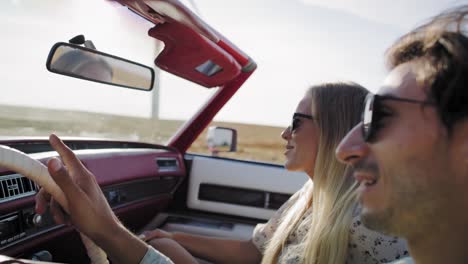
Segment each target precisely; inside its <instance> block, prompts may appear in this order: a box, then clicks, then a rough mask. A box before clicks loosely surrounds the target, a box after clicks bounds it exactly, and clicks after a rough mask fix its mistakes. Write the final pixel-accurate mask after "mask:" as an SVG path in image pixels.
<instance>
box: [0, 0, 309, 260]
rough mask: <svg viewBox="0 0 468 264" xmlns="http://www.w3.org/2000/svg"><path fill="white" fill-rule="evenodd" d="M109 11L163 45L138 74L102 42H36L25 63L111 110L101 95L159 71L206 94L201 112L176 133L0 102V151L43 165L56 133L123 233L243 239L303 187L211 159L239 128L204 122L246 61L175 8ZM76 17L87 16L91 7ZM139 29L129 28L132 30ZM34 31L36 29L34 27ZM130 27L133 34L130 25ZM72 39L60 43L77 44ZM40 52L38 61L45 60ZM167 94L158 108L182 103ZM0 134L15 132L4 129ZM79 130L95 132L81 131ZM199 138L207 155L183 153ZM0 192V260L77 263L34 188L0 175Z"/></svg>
mask: <svg viewBox="0 0 468 264" xmlns="http://www.w3.org/2000/svg"><path fill="white" fill-rule="evenodd" d="M116 3H118V4H120V5H122V6H125V7H126V8H127V9H126V10H125V12H128V13H132V14H134V15H137V16H139V17H140V18H139V19H142V20H145V23H146V24H144V25H148V23H149V24H151V28H150V29H149V31H148V35H149V37H150V38H154V40H155V43H156V42H158V43H161V42H162V43H164V47H163V48H161V47H162V46H160V48H159V49H155V50H158V53H157V54H156V55H155V56H153V57H151V58H148V59H149V61H151V60H154V65H151V66H150V67H148V66H144V65H142V64H140V63H136V62H133V61H130V60H127V59H124V58H122V57H120V56H122V55H120V54H116V53H118V51H119V50H118V47H119V45H115V46H117V48H116V47H115V46H114V47H113V48H114V51H115V52H113V53H114V54H113V55H110V54H108V53H105V52H103V51H105V50H106V47H105V45H101V44H99V43H97V42H96V43H93V42H92V41H89V40H87V39H86V38H85V37H84V36H82V35H79V36H77V37H75V38H73V39H70V40H69V41H64V42H58V43H57V44H55V45H52V44H53V43H55V42H57V40H56V39H51V40H50V42H49V43H50V44H48V45H49V47H50V46H53V47H52V49H51V50H50V54H49V56H48V58H47V61H45V60H41V59H39V57H37V58H38V59H37V61H35V58H36V57H32V58H30V62H31V64H32V65H42V67H43V68H41V70H44V71H45V68H46V67H47V69H48V70H49V71H45V72H46V73H45V74H47V80H48V85H51V84H52V83H54V82H57V83H60V84H62V83H64V82H66V81H67V80H68V79H73V80H74V81H75V82H80V83H79V86H81V87H83V88H82V89H90V88H87V86H92V89H95V91H96V93H99V89H101V86H103V87H102V89H107V91H106V92H109V91H110V92H111V93H114V94H113V95H109V99H108V100H109V101H108V102H106V103H110V104H112V102H113V101H112V100H115V99H112V98H114V97H112V96H121V97H125V96H127V95H128V94H126V92H127V91H131V92H132V96H133V93H143V94H145V93H146V94H147V93H154V92H155V91H154V90H155V89H159V87H158V85H156V84H155V81H156V82H157V81H158V78H159V76H160V74H159V73H160V71H164V72H168V73H170V74H171V75H172V76H176V77H177V78H180V79H183V80H185V81H184V82H180V83H181V84H182V85H185V84H189V83H190V85H191V86H190V89H191V90H190V92H191V93H196V92H198V93H205V94H206V91H207V90H210V91H212V92H210V93H209V94H208V96H207V100H206V101H202V102H200V105H201V107H200V108H199V109H198V110H196V111H193V115H192V116H191V117H187V118H186V119H187V121H185V122H183V123H181V125H180V126H179V123H177V122H172V123H171V122H166V123H162V122H160V121H158V120H157V119H148V120H149V121H148V120H146V119H145V121H144V122H143V121H142V120H143V118H139V119H138V118H133V119H130V118H126V117H123V116H122V117H119V116H118V115H108V116H107V119H103V118H101V119H99V118H97V119H96V118H94V116H93V115H92V114H89V113H87V112H81V115H80V116H79V117H78V116H77V115H75V114H72V112H71V111H70V112H67V111H62V112H61V113H60V115H57V116H52V115H51V114H50V112H49V111H48V110H47V109H42V108H38V109H35V108H28V107H15V106H7V105H0V107H2V108H3V109H2V110H1V111H0V113H1V114H2V116H1V117H0V126H1V127H2V128H0V131H2V134H4V132H5V131H9V133H10V134H13V135H16V136H15V137H13V136H5V137H2V138H0V144H1V145H5V146H8V147H11V148H14V149H17V150H20V151H22V152H24V153H26V154H28V155H29V156H30V157H32V158H34V159H37V160H39V161H41V162H42V163H45V162H47V160H48V159H49V158H51V157H54V156H57V153H55V152H53V151H52V148H51V147H50V145H49V143H48V141H47V136H48V134H50V133H52V132H56V133H57V134H58V135H60V136H64V139H65V140H64V141H65V143H66V144H67V145H68V146H69V147H71V148H72V149H73V150H74V151H75V153H76V154H77V156H78V157H79V158H80V159H81V160H82V162H83V163H84V164H85V166H86V167H87V168H88V169H89V170H90V171H92V172H93V173H94V174H95V175H96V178H97V181H98V183H99V184H100V186H101V188H102V191H103V192H104V194H105V196H106V198H107V199H108V202H109V203H110V205H111V206H112V208H113V210H114V211H115V213H116V214H117V216H118V217H119V219H120V220H121V221H122V222H123V223H124V224H125V225H126V226H127V227H128V228H129V229H130V230H132V231H133V232H135V233H139V232H141V231H142V230H147V229H153V228H163V229H166V230H170V231H184V232H190V233H194V234H203V235H211V236H218V237H231V238H241V239H249V237H250V236H251V234H252V231H253V228H254V226H255V225H256V224H257V223H259V222H264V221H266V220H267V219H268V218H269V217H270V216H271V214H272V213H273V212H274V211H275V210H276V209H278V208H279V207H280V206H281V204H282V203H284V202H285V201H286V200H287V199H288V198H289V197H290V195H291V194H293V193H294V192H295V191H296V190H298V189H299V188H300V187H301V186H302V184H303V183H304V181H305V180H306V176H305V175H303V174H300V173H289V172H286V171H285V169H284V168H283V167H282V166H281V165H280V164H273V163H266V162H257V161H250V160H242V159H233V158H225V157H222V155H219V153H222V152H235V151H236V147H237V143H238V142H237V141H238V140H237V136H238V135H237V134H238V133H240V131H236V130H235V129H231V128H226V127H215V126H211V127H210V123H211V122H212V120H213V118H214V117H215V115H216V114H217V113H218V112H219V111H220V110H221V109H222V108H223V106H224V105H225V104H226V103H227V102H228V101H229V100H230V99H231V97H232V96H233V95H234V94H235V93H236V92H237V91H238V90H239V89H240V88H241V87H242V85H243V84H244V82H246V81H247V80H248V78H249V77H250V76H251V75H252V74H253V73H254V72H255V69H256V68H257V65H256V63H255V61H254V59H253V58H252V57H251V56H249V55H247V54H246V53H244V52H243V51H242V50H241V49H240V48H238V47H237V46H235V45H234V44H232V43H231V42H230V41H229V40H228V39H227V38H226V37H224V36H223V35H222V34H221V33H219V32H218V31H216V30H215V29H214V28H213V27H211V26H210V25H208V24H207V23H205V22H204V21H203V20H202V19H200V18H199V17H198V16H197V15H196V14H195V13H194V12H193V11H192V10H191V9H189V8H188V7H187V6H185V5H183V4H182V3H181V2H179V1H177V0H165V1H163V0H116ZM114 4H115V3H114ZM115 6H116V5H108V7H107V8H114V7H115ZM88 9H89V10H90V11H89V12H92V9H93V5H90V6H89V7H88ZM119 14H120V13H119ZM62 15H63V14H62ZM121 15H128V14H124V13H122V14H121ZM84 20H86V19H84ZM140 25H142V24H138V23H134V24H132V23H130V26H133V27H138V26H140ZM37 26H38V27H39V28H40V27H41V24H40V23H39V24H37ZM119 27H129V25H128V24H125V25H124V23H122V24H115V25H114V28H113V29H112V30H115V31H118V30H119ZM31 30H34V29H31ZM112 30H111V31H112ZM138 30H139V31H141V29H137V28H135V31H136V32H138ZM76 33H77V34H75V32H73V33H72V34H74V35H78V34H81V33H83V34H84V35H86V32H76ZM112 33H113V32H108V33H107V34H112ZM32 34H33V33H32ZM69 34H70V33H69ZM66 37H68V36H63V38H66ZM122 41H123V40H122ZM94 44H95V45H96V46H98V47H99V48H100V49H101V50H102V51H98V50H97V49H96V47H95V45H94ZM38 45H39V44H38ZM122 46H123V45H122ZM21 52H22V51H20V50H15V51H14V52H13V53H16V54H17V55H18V53H21ZM25 52H27V51H25ZM42 55H43V56H42V57H40V58H46V57H47V54H42ZM44 64H46V67H44ZM12 67H14V65H12ZM12 78H13V77H12ZM77 78H78V79H80V80H78V79H77ZM171 78H173V77H171ZM36 82H37V81H36ZM167 83H168V84H165V85H169V82H167ZM194 84H196V85H194ZM20 86H21V85H19V86H18V87H20ZM38 86H41V84H40V83H39V84H37V83H35V84H34V85H32V83H31V85H30V86H29V88H25V87H23V88H18V91H19V92H20V91H25V93H28V94H29V93H31V94H33V92H32V90H33V89H37V87H38ZM104 86H105V87H104ZM34 87H36V88H34ZM122 87H123V88H122ZM127 88H134V89H138V90H142V91H135V90H131V89H127ZM21 89H26V90H21ZM27 89H30V90H27ZM61 89H62V90H65V89H70V90H68V91H64V93H65V94H69V96H71V97H73V96H78V94H79V92H76V91H71V89H72V88H68V87H62V88H61ZM166 89H171V87H166ZM86 91H88V90H86ZM75 93H76V94H75ZM70 94H71V95H70ZM37 96H38V97H37V99H40V98H41V95H37ZM54 96H58V92H57V93H56V94H55V95H54ZM132 96H130V95H128V98H127V103H128V104H130V105H132V104H133V105H138V104H140V103H141V102H139V101H137V99H133V98H134V97H138V96H134V97H132ZM179 96H180V97H181V99H180V100H179V101H175V102H165V103H172V104H183V100H182V97H184V96H186V95H184V94H180V95H179ZM187 96H190V95H187ZM195 99H196V98H194V100H195ZM89 100H91V98H90V99H89ZM101 100H102V99H101ZM132 100H134V101H132ZM93 102H96V103H99V102H97V101H93ZM122 108H125V107H122ZM90 112H92V111H91V110H90ZM129 120H130V121H129ZM112 125H115V126H120V127H132V128H133V129H135V130H138V133H145V135H149V136H147V137H144V136H141V135H140V134H134V135H133V137H132V136H130V137H128V138H129V139H120V140H116V139H115V138H114V137H108V135H109V134H110V133H111V132H112V131H111V130H114V129H115V128H114V126H112ZM8 126H10V127H13V128H15V129H17V130H8V129H7V127H8ZM169 127H171V129H169ZM172 127H173V128H172ZM208 127H209V129H208ZM91 129H94V130H93V131H95V132H96V131H97V133H90V132H89V130H91ZM31 131H35V132H34V133H33V132H31ZM163 131H164V132H163ZM168 131H170V132H168ZM204 131H205V132H204ZM206 131H207V132H206ZM202 132H203V138H201V140H202V141H205V138H204V137H205V134H206V135H207V139H206V145H207V146H206V149H209V150H210V151H211V153H212V154H213V155H210V154H206V155H204V154H197V153H192V152H190V150H191V147H193V144H194V142H195V141H197V140H198V141H200V137H201V136H200V135H202ZM96 134H97V136H96ZM18 135H19V136H21V137H18ZM33 135H34V136H33ZM240 136H242V135H240ZM91 137H92V138H91ZM278 137H279V135H278ZM0 185H1V186H0V255H6V256H10V257H14V258H21V259H34V260H41V261H49V262H65V263H87V262H89V259H88V257H87V255H86V251H85V249H84V247H83V245H82V243H81V240H80V237H79V235H78V233H77V232H76V231H75V230H74V228H73V227H70V226H64V225H57V224H56V223H55V222H54V221H53V219H52V218H51V216H50V214H49V213H46V214H44V215H38V214H36V212H35V209H34V206H35V201H34V196H35V194H36V192H37V191H38V188H39V187H38V185H37V184H36V183H35V182H33V181H32V180H30V179H28V178H26V177H24V176H23V175H22V174H19V173H18V172H17V171H12V170H8V169H5V168H0Z"/></svg>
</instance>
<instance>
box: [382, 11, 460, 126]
mask: <svg viewBox="0 0 468 264" xmlns="http://www.w3.org/2000/svg"><path fill="white" fill-rule="evenodd" d="M467 22H468V5H463V6H458V7H456V8H453V9H450V10H447V11H445V12H443V13H441V14H440V15H438V16H436V17H434V18H432V19H431V20H430V21H429V22H427V23H425V24H423V25H422V26H420V27H418V28H416V29H415V30H413V31H411V32H410V33H408V34H406V35H404V36H403V37H401V38H400V39H399V40H398V41H397V42H396V43H394V44H393V45H392V46H391V47H390V48H389V50H388V51H387V61H388V66H389V68H390V69H393V68H395V67H397V66H398V65H400V64H403V63H405V62H410V61H415V60H418V61H421V62H422V63H424V67H422V69H421V74H422V77H423V80H424V84H425V87H427V88H428V90H427V91H426V92H427V96H428V99H429V100H431V101H433V102H435V104H436V107H437V110H438V113H439V116H440V119H441V120H442V122H443V123H444V125H445V126H446V127H447V128H448V130H449V132H451V131H452V128H453V126H454V125H455V124H456V123H457V122H458V121H460V120H462V119H465V118H467V117H468V37H467V30H468V23H467Z"/></svg>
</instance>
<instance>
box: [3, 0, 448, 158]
mask: <svg viewBox="0 0 468 264" xmlns="http://www.w3.org/2000/svg"><path fill="white" fill-rule="evenodd" d="M183 2H185V3H186V4H187V2H188V4H187V6H188V7H190V8H193V9H194V10H198V11H199V13H198V14H199V15H200V16H201V17H202V18H203V19H204V20H206V21H207V22H208V24H210V25H212V26H213V27H214V28H215V29H216V30H218V31H220V32H221V34H223V35H225V36H226V37H227V38H228V39H229V40H230V41H232V42H233V43H235V44H236V45H237V46H238V47H240V48H241V49H242V50H243V51H245V52H246V53H247V54H249V55H250V56H251V57H252V59H253V60H254V61H255V62H256V63H257V64H258V69H257V70H256V71H255V73H254V74H253V75H252V77H251V78H249V80H248V81H247V82H246V83H245V84H244V85H243V86H242V87H241V89H240V90H239V92H237V93H236V94H235V95H234V97H233V98H232V99H231V100H230V101H229V102H228V103H227V104H226V106H225V107H223V108H222V110H221V111H220V112H219V113H218V114H217V116H216V117H215V118H214V121H215V123H213V124H214V125H220V126H228V127H232V128H236V129H237V130H238V132H239V133H238V136H239V140H238V144H239V147H238V151H237V152H236V154H233V155H244V154H245V156H243V157H246V158H248V159H257V160H265V161H269V162H271V161H273V162H279V163H282V159H283V154H282V153H283V152H284V147H285V141H284V140H283V139H282V138H281V136H280V134H281V131H282V129H284V128H285V127H287V126H288V125H289V124H290V122H291V120H290V119H291V117H292V114H293V113H294V110H295V108H296V106H297V103H298V102H299V101H300V99H301V98H302V96H303V95H304V93H305V91H306V90H307V88H308V87H310V86H311V85H314V84H320V83H323V82H336V81H353V82H356V83H359V84H361V85H363V86H365V87H366V88H368V89H369V90H370V91H372V92H376V91H377V90H378V88H379V86H380V85H381V83H382V79H383V78H384V77H385V75H386V69H385V67H384V65H385V62H384V53H385V50H386V49H387V48H388V47H389V46H390V44H391V43H393V42H394V41H395V40H396V39H397V38H398V37H399V36H401V35H402V34H403V33H404V32H407V31H408V30H409V29H411V28H413V27H414V26H415V25H417V24H418V23H421V22H423V21H424V20H425V19H427V18H429V17H430V16H432V15H434V14H436V13H438V12H440V11H442V10H443V9H446V8H449V7H450V6H452V5H454V4H455V2H457V1H450V0H424V1H423V0H415V1H410V2H401V3H400V2H395V1H387V0H385V1H368V0H350V1H338V0H336V1H335V0H331V1H319V0H293V1H279V0H277V1H271V0H256V1H251V0H248V1H247V0H243V1H211V0H199V1H198V0H197V1H183ZM265 6H268V8H265ZM198 11H197V12H198ZM395 14H398V17H396V16H395ZM152 26H153V24H152V23H149V22H148V21H146V20H144V19H142V18H141V17H139V16H137V15H135V14H133V13H131V12H130V11H129V10H127V9H126V8H125V7H123V6H121V5H119V4H117V3H115V2H112V1H106V0H97V1H96V0H70V1H62V0H43V1H21V0H6V1H0V34H1V36H2V38H1V41H2V42H1V47H2V49H0V58H1V64H0V65H1V66H0V67H1V69H0V77H1V80H2V88H1V93H2V94H1V96H0V105H1V107H0V135H2V136H48V135H49V134H50V133H51V132H56V133H58V134H59V135H62V136H78V137H91V138H95V137H97V138H107V139H119V140H130V141H142V142H150V143H159V144H164V143H166V142H167V140H168V139H169V138H170V137H171V136H173V135H174V133H175V132H176V131H177V130H178V129H179V128H180V127H181V125H182V124H183V123H184V122H185V121H187V120H189V119H190V118H191V117H192V116H193V115H194V114H195V113H196V112H197V110H199V109H200V107H201V106H202V105H204V104H205V102H206V101H207V100H208V99H209V98H210V97H211V96H212V95H213V94H214V92H216V91H217V89H216V88H213V89H207V88H204V87H200V86H198V85H196V84H194V83H191V82H189V81H185V80H183V79H181V78H179V77H175V76H173V75H171V74H169V73H166V72H163V71H160V70H158V69H157V68H156V67H155V66H154V59H155V58H156V56H157V54H158V53H159V52H160V50H161V49H162V47H163V46H162V45H163V44H162V43H161V42H159V41H157V40H155V39H154V38H151V37H149V36H148V30H149V29H150V28H151V27H152ZM79 34H83V35H84V36H85V37H86V39H88V40H92V41H93V43H94V44H95V46H96V47H97V49H98V50H100V51H102V52H106V53H110V54H113V55H116V56H119V57H123V58H126V59H129V60H132V61H135V62H138V63H141V64H144V65H148V66H150V67H153V68H154V70H155V72H156V83H155V86H154V89H153V90H152V91H151V92H147V91H138V90H132V89H125V88H119V87H114V86H110V85H106V84H101V83H92V82H89V81H84V80H79V79H74V78H70V77H66V76H61V75H57V74H53V73H50V72H48V71H47V70H46V67H45V63H46V59H47V54H48V52H49V49H50V48H51V47H52V45H53V44H54V43H56V42H60V41H63V42H67V41H68V40H69V39H71V38H73V37H75V36H76V35H79ZM216 122H223V123H216ZM224 122H227V123H224ZM259 126H260V127H261V129H260V130H258V128H259ZM262 129H263V130H262ZM205 135H206V133H203V134H202V135H201V136H200V137H199V139H198V140H197V141H196V142H195V144H193V145H192V149H189V150H190V151H193V152H197V153H198V152H203V153H210V152H209V150H208V149H207V148H206V144H205V143H204V137H205ZM265 135H268V136H265ZM252 149H254V150H252ZM252 152H254V153H255V155H254V154H252ZM260 156H261V158H258V157H260Z"/></svg>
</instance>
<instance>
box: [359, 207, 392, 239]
mask: <svg viewBox="0 0 468 264" xmlns="http://www.w3.org/2000/svg"><path fill="white" fill-rule="evenodd" d="M393 216H394V214H393V210H391V209H386V210H378V211H377V210H372V209H369V208H365V207H364V208H362V210H361V222H362V223H363V225H364V226H366V227H367V228H369V229H371V230H374V231H378V232H381V233H383V234H387V235H394V234H395V231H396V230H394V228H393V227H394V226H395V224H396V223H394V221H393V219H394V217H393Z"/></svg>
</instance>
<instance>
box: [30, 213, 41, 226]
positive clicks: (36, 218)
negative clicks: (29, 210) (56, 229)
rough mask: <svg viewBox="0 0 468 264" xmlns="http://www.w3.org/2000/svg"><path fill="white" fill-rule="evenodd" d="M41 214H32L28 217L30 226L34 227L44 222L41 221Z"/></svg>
mask: <svg viewBox="0 0 468 264" xmlns="http://www.w3.org/2000/svg"><path fill="white" fill-rule="evenodd" d="M42 220H43V218H42V215H40V214H33V215H32V216H30V218H29V222H30V224H31V225H32V226H34V227H41V226H42V225H43V224H44V221H42Z"/></svg>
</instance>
